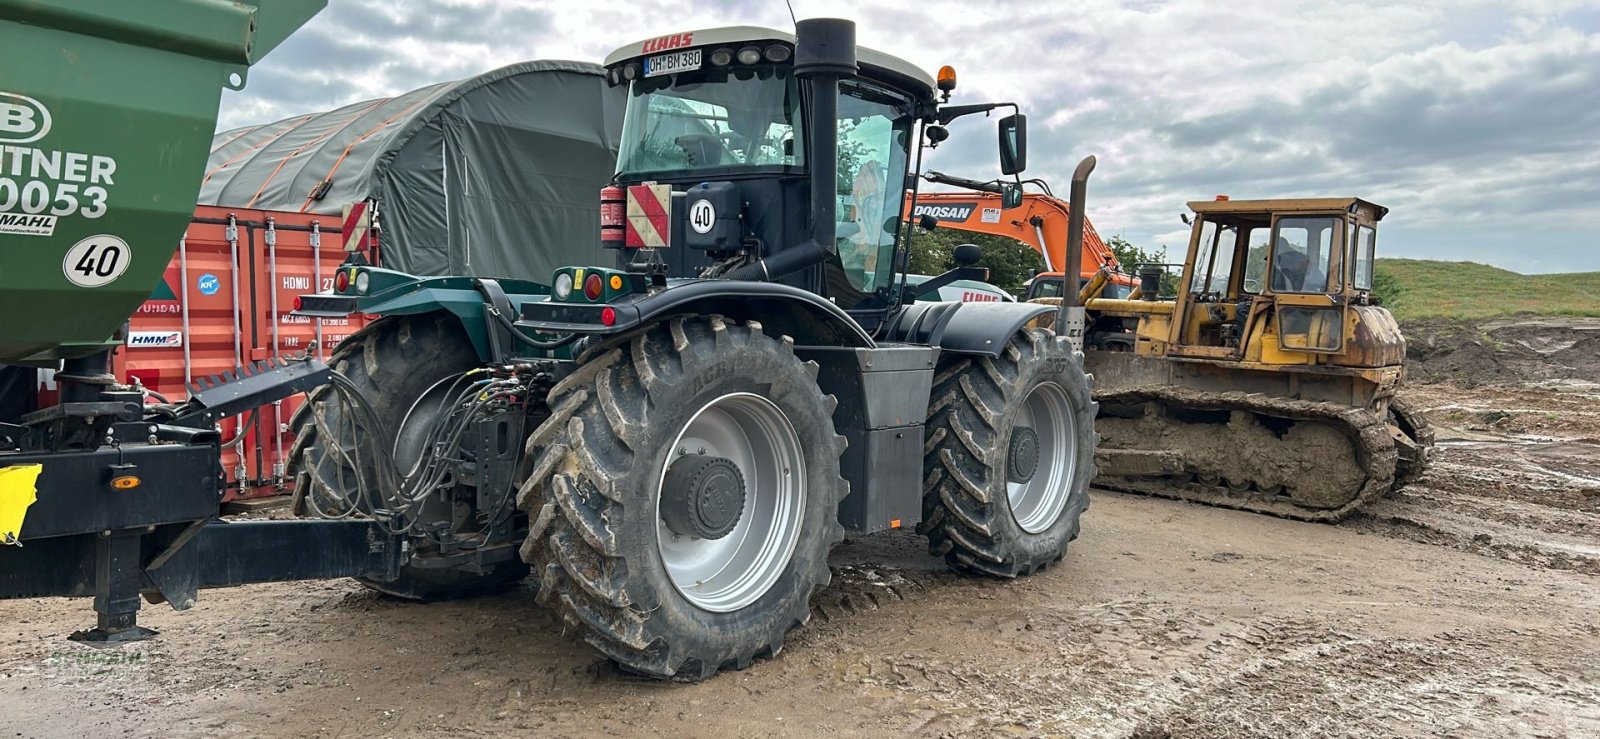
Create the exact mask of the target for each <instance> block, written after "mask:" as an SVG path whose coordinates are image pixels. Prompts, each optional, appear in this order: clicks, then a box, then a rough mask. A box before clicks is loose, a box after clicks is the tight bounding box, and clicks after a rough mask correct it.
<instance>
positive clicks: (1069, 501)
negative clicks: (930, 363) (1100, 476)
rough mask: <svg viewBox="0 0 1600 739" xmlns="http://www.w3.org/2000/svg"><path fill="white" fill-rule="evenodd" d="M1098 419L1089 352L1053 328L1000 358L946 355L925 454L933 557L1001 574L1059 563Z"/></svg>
mask: <svg viewBox="0 0 1600 739" xmlns="http://www.w3.org/2000/svg"><path fill="white" fill-rule="evenodd" d="M1095 411H1096V406H1095V403H1094V400H1093V398H1092V397H1091V396H1090V390H1089V376H1088V375H1087V374H1085V373H1084V371H1083V355H1082V354H1079V353H1076V352H1074V351H1072V347H1071V345H1070V344H1068V343H1067V341H1066V339H1061V338H1056V337H1055V336H1054V335H1053V334H1051V333H1050V332H1048V331H1044V330H1040V329H1024V330H1023V331H1020V332H1018V333H1017V334H1016V335H1015V336H1013V337H1012V338H1011V340H1010V341H1008V342H1007V343H1006V347H1005V350H1004V351H1002V352H1001V354H1000V357H999V358H998V359H990V358H988V357H971V356H961V355H949V356H947V357H946V358H945V359H942V360H941V361H940V363H939V367H938V370H937V374H936V375H935V376H934V381H933V397H932V401H931V402H930V403H929V409H928V422H927V427H926V443H925V444H924V446H923V449H924V450H925V451H924V453H923V454H924V456H923V475H924V477H923V496H922V515H923V521H922V524H921V525H920V526H919V527H918V530H919V531H921V532H922V533H924V534H925V535H926V536H927V537H928V548H929V551H930V552H932V553H933V554H934V555H935V556H943V557H944V558H945V561H946V562H948V563H949V564H950V566H951V567H953V568H955V569H956V570H958V571H962V572H968V573H974V574H984V575H994V576H999V577H1016V576H1018V575H1030V574H1033V573H1034V572H1037V571H1039V570H1041V569H1043V568H1045V567H1049V566H1050V565H1051V564H1054V563H1055V562H1057V561H1060V559H1061V558H1062V556H1064V555H1065V554H1066V551H1067V544H1068V543H1069V542H1071V541H1072V540H1073V539H1076V538H1077V537H1078V519H1079V516H1080V515H1081V514H1082V513H1083V510H1084V509H1085V508H1086V507H1088V505H1089V481H1090V480H1092V479H1094V475H1095V469H1094V447H1095V443H1096V436H1095V432H1094V418H1095Z"/></svg>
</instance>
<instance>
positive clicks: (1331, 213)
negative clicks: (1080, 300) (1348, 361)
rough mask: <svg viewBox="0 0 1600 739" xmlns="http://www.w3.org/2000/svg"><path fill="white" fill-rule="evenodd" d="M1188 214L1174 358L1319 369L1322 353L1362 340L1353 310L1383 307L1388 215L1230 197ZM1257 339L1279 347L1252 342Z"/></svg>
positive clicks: (1373, 209) (1319, 201)
mask: <svg viewBox="0 0 1600 739" xmlns="http://www.w3.org/2000/svg"><path fill="white" fill-rule="evenodd" d="M1189 208H1190V210H1192V211H1193V212H1194V214H1195V217H1194V220H1193V222H1192V228H1191V235H1190V243H1189V258H1188V259H1187V260H1186V262H1187V264H1186V265H1185V270H1184V276H1183V282H1182V285H1183V286H1184V287H1183V289H1182V290H1181V291H1180V294H1179V298H1178V306H1177V308H1176V311H1175V318H1176V320H1175V321H1174V324H1173V327H1172V343H1171V346H1170V348H1169V352H1170V353H1171V354H1175V355H1179V356H1192V357H1205V358H1214V359H1247V360H1255V361H1265V362H1267V363H1272V364H1319V363H1322V361H1323V360H1320V359H1318V356H1319V355H1320V356H1323V357H1332V356H1336V355H1341V354H1344V353H1346V346H1345V343H1346V340H1347V339H1349V338H1357V339H1361V338H1363V337H1362V336H1358V335H1357V334H1356V332H1355V328H1356V326H1355V325H1354V324H1353V323H1352V321H1353V319H1355V318H1357V317H1358V316H1355V315H1353V314H1352V310H1353V308H1354V307H1357V306H1367V305H1371V304H1373V303H1374V302H1375V301H1374V300H1373V298H1372V268H1373V260H1374V258H1375V250H1376V244H1377V224H1378V221H1379V220H1381V219H1382V218H1383V216H1384V215H1385V214H1386V213H1388V209H1387V208H1385V207H1383V206H1380V205H1375V204H1373V203H1369V202H1367V201H1365V200H1360V199H1357V198H1315V199H1294V200H1288V199H1286V200H1229V199H1227V198H1226V197H1225V196H1219V198H1218V199H1217V200H1214V201H1197V202H1192V203H1189ZM1357 322H1359V321H1357ZM1253 333H1260V334H1262V335H1263V336H1266V335H1267V334H1271V335H1272V338H1273V340H1272V341H1270V342H1252V341H1248V340H1246V337H1248V336H1250V335H1252V334H1253ZM1247 350H1248V353H1250V354H1252V355H1253V356H1248V357H1247V356H1244V354H1245V353H1246V352H1247Z"/></svg>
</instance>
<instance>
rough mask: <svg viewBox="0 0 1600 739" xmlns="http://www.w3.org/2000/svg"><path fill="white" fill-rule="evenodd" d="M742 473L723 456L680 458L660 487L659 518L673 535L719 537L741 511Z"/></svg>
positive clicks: (730, 529)
mask: <svg viewBox="0 0 1600 739" xmlns="http://www.w3.org/2000/svg"><path fill="white" fill-rule="evenodd" d="M744 503H745V485H744V475H742V474H740V473H739V467H738V466H737V465H735V464H734V463H733V461H732V460H730V459H727V458H724V457H709V456H700V455H689V456H684V457H679V458H678V459H677V461H674V462H673V463H672V466H671V467H669V468H668V469H667V475H666V480H664V481H663V484H662V488H661V518H662V520H664V521H666V524H667V528H669V529H672V531H673V532H674V533H676V534H679V535H682V536H692V537H695V538H697V539H711V540H715V539H721V538H722V537H724V536H727V535H728V533H729V532H731V531H733V527H734V526H735V525H737V524H738V523H739V517H740V516H741V515H743V513H744Z"/></svg>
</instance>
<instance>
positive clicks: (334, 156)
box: [200, 61, 625, 282]
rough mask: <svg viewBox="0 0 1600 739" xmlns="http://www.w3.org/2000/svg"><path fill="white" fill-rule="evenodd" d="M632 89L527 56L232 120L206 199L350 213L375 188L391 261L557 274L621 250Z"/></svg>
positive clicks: (597, 71)
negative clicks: (309, 107)
mask: <svg viewBox="0 0 1600 739" xmlns="http://www.w3.org/2000/svg"><path fill="white" fill-rule="evenodd" d="M624 90H625V88H623V87H617V88H610V87H607V85H606V83H605V79H604V77H603V70H602V69H601V68H600V67H599V66H597V65H594V64H586V63H582V62H567V61H534V62H524V63H521V64H513V65H511V66H508V67H504V68H501V69H497V70H494V71H492V72H488V73H486V74H482V75H479V76H477V77H472V78H470V79H465V80H459V81H456V82H444V83H440V84H436V85H431V86H428V87H424V88H422V89H419V90H414V91H411V92H408V93H405V94H403V95H398V96H395V97H392V98H385V99H381V100H369V101H366V102H361V103H356V104H353V105H347V106H345V107H343V108H339V109H337V110H333V111H329V112H326V113H316V114H312V115H304V116H299V117H296V118H290V119H288V120H283V121H278V122H276V123H268V124H264V125H259V126H251V127H247V128H240V129H235V130H232V131H225V132H222V133H219V134H217V135H216V138H215V139H214V140H213V142H212V148H211V159H210V162H209V163H208V165H207V172H206V178H205V183H204V184H203V185H202V186H201V189H200V204H202V205H218V206H222V207H235V208H260V209H264V210H286V211H296V212H302V213H326V214H328V215H329V216H330V217H331V219H330V223H331V224H337V223H338V221H339V217H340V215H341V213H342V211H343V209H344V206H345V205H347V204H349V203H352V202H356V201H359V200H363V199H368V198H371V199H373V200H376V201H377V203H378V212H379V216H380V222H381V224H382V228H383V264H384V266H386V267H389V268H391V269H398V270H401V271H404V272H410V273H413V274H419V275H444V274H457V275H474V276H481V277H519V278H523V279H532V280H537V281H540V282H545V281H548V280H549V276H550V273H551V272H552V271H553V270H554V269H556V268H557V267H560V266H564V265H570V264H600V263H609V262H610V261H611V257H610V256H609V255H607V254H605V253H604V252H602V251H601V250H600V238H599V223H600V215H599V214H600V206H599V192H600V188H601V187H603V186H604V185H605V184H606V183H607V182H608V181H609V180H610V177H611V172H612V169H613V168H614V166H615V163H616V156H617V144H618V140H619V137H620V136H621V130H622V109H623V105H624V99H625V92H624ZM324 183H326V184H324ZM331 241H332V240H331V239H330V242H331Z"/></svg>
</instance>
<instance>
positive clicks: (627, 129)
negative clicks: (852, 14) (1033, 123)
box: [557, 21, 1024, 332]
mask: <svg viewBox="0 0 1600 739" xmlns="http://www.w3.org/2000/svg"><path fill="white" fill-rule="evenodd" d="M801 25H802V26H803V27H808V28H809V29H810V30H809V33H811V34H812V36H811V37H810V38H811V39H813V40H815V43H806V44H797V39H796V37H795V35H793V34H790V33H785V32H782V31H777V30H772V29H766V28H755V27H745V26H740V27H729V28H714V29H709V30H700V31H693V32H688V33H679V34H672V35H668V36H663V37H659V38H653V39H647V40H644V41H640V42H637V43H634V44H630V45H628V46H625V47H623V48H621V49H619V50H617V51H616V52H613V53H612V54H611V55H610V56H608V57H607V58H606V61H605V67H606V74H607V81H608V82H609V83H610V84H612V85H625V86H627V88H628V97H627V108H626V113H625V116H624V123H623V135H622V142H621V147H620V151H619V154H618V159H617V169H616V173H615V178H614V181H613V185H612V186H611V187H608V188H606V189H605V190H604V191H603V192H602V226H601V228H602V243H603V245H605V246H607V247H610V248H615V249H617V250H618V269H619V270H621V271H624V272H628V273H633V274H650V275H652V277H653V278H656V279H664V278H670V279H692V278H709V277H727V278H733V279H744V280H758V281H765V282H775V283H780V284H785V285H788V286H791V287H795V288H799V289H801V290H804V291H806V292H809V293H812V294H815V295H818V296H821V297H823V298H825V299H826V300H827V301H828V302H830V303H832V304H833V305H835V306H837V307H838V308H841V309H843V310H844V311H846V312H847V313H848V314H849V315H850V316H851V317H852V318H853V319H855V320H856V321H857V322H858V323H860V324H861V325H862V327H863V328H864V329H866V330H867V331H869V332H871V331H873V330H874V328H875V327H876V326H878V325H880V324H881V323H882V322H883V321H884V320H885V319H886V318H887V317H888V315H889V311H890V310H891V309H892V308H893V307H895V306H896V305H898V304H900V303H901V302H902V295H901V292H900V291H902V290H903V288H904V279H903V278H902V277H900V276H899V275H897V274H896V269H895V268H896V259H895V254H896V247H897V245H898V244H899V239H900V232H901V230H902V228H903V227H904V226H903V225H902V220H901V218H900V214H901V207H902V202H903V201H904V197H905V193H906V190H907V187H908V178H907V173H908V170H909V166H908V165H909V162H910V156H911V154H912V151H913V150H914V148H915V145H916V144H917V142H918V140H919V139H922V138H924V137H927V140H928V141H930V142H931V143H933V144H937V142H938V141H941V140H943V135H945V132H944V130H943V127H944V125H945V124H947V123H949V121H950V120H951V119H952V118H954V117H956V116H958V115H965V114H968V113H975V112H985V113H986V112H988V111H989V110H991V109H993V108H995V107H998V106H997V105H993V104H988V105H976V106H956V107H954V108H945V109H943V110H941V108H940V107H939V104H940V103H941V102H942V101H943V100H945V99H948V97H949V92H950V90H952V89H953V88H954V86H955V78H954V73H953V72H946V73H943V74H942V77H941V80H940V81H938V82H936V81H935V80H934V79H933V78H932V77H930V76H929V75H928V74H927V73H926V72H924V71H923V70H922V69H920V68H918V67H916V66H914V65H912V64H911V63H909V62H906V61H904V60H901V59H898V58H895V57H892V56H889V55H887V54H883V53H879V52H876V51H872V50H870V49H865V48H859V49H858V48H857V47H856V46H855V39H854V26H853V25H851V24H848V23H837V22H834V23H828V22H812V21H807V22H805V23H802V24H801ZM944 75H947V77H948V78H947V79H945V76H944ZM941 114H943V115H942V116H941ZM1008 120H1009V121H1010V124H1009V125H1010V126H1011V129H1010V131H1011V133H1012V134H1013V136H1012V141H1013V146H1014V149H1013V153H1014V154H1015V159H1016V160H1017V161H1020V160H1021V159H1022V154H1021V147H1022V146H1023V145H1024V144H1022V143H1021V142H1022V141H1023V136H1022V135H1018V134H1017V130H1016V129H1017V128H1019V127H1020V126H1021V125H1022V120H1021V116H1013V117H1011V118H1010V119H1008ZM935 129H937V130H935ZM1003 135H1004V134H1003ZM963 276H965V275H963ZM559 297H560V296H559V295H558V296H557V298H558V299H559Z"/></svg>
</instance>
